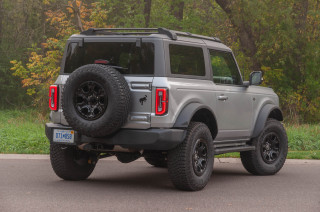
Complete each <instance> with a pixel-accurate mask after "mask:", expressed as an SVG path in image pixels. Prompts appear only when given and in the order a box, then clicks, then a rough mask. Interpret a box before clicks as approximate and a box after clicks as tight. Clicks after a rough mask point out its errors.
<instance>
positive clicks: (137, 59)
mask: <svg viewBox="0 0 320 212" xmlns="http://www.w3.org/2000/svg"><path fill="white" fill-rule="evenodd" d="M96 60H104V61H107V62H108V65H112V66H118V67H119V68H118V70H119V71H120V72H121V73H122V74H144V75H152V74H153V73H154V45H153V43H142V44H141V47H137V46H136V43H114V42H112V43H111V42H110V43H106V42H104V43H102V42H96V43H91V42H88V43H84V44H83V47H79V44H78V43H70V44H69V46H68V49H67V55H66V62H65V67H64V72H65V73H71V72H73V71H74V70H76V69H77V68H79V67H80V66H83V65H86V64H93V63H95V61H96Z"/></svg>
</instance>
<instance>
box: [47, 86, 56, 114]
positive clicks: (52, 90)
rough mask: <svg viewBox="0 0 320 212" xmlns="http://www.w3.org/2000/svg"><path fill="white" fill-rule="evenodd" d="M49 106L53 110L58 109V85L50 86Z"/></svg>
mask: <svg viewBox="0 0 320 212" xmlns="http://www.w3.org/2000/svg"><path fill="white" fill-rule="evenodd" d="M49 108H50V109H51V110H54V111H56V110H58V86H57V85H51V86H50V88H49Z"/></svg>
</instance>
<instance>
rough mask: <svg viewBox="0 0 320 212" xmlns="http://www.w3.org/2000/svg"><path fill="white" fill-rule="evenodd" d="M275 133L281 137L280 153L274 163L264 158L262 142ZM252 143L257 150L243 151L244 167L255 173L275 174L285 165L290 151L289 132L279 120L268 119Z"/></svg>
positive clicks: (241, 154)
mask: <svg viewBox="0 0 320 212" xmlns="http://www.w3.org/2000/svg"><path fill="white" fill-rule="evenodd" d="M270 133H274V134H275V135H276V136H277V137H278V138H279V149H280V150H279V154H278V157H277V158H275V160H274V161H273V162H272V163H267V162H265V161H264V159H263V156H262V155H263V154H262V150H261V148H262V144H263V142H264V139H265V138H266V136H267V135H268V134H270ZM252 145H254V146H255V147H256V149H255V150H252V151H246V152H241V153H240V156H241V162H242V164H243V166H244V168H245V169H246V170H247V171H248V172H250V173H251V174H254V175H274V174H276V173H277V172H278V171H279V170H280V169H281V168H282V166H283V165H284V163H285V160H286V157H287V153H288V138H287V133H286V131H285V129H284V127H283V125H282V124H281V122H279V121H278V120H275V119H268V120H267V122H266V124H265V126H264V128H263V130H262V132H261V133H260V135H259V136H258V137H256V138H253V139H252Z"/></svg>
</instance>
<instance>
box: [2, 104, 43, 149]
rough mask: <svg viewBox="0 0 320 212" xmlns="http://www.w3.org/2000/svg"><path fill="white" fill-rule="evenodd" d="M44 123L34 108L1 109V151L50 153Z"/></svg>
mask: <svg viewBox="0 0 320 212" xmlns="http://www.w3.org/2000/svg"><path fill="white" fill-rule="evenodd" d="M44 123H45V121H44V120H42V119H41V118H40V115H39V114H38V113H37V112H36V111H34V110H28V111H19V110H1V111H0V153H21V154H23V153H24V154H47V153H49V142H48V140H47V138H46V136H45V132H44V129H45V128H44Z"/></svg>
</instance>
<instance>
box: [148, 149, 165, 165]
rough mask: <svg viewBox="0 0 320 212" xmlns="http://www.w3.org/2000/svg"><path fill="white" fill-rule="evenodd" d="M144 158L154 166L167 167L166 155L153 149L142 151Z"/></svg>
mask: <svg viewBox="0 0 320 212" xmlns="http://www.w3.org/2000/svg"><path fill="white" fill-rule="evenodd" d="M143 154H144V159H145V160H146V161H147V163H149V164H150V165H152V166H154V167H159V168H167V167H168V163H167V155H166V154H163V153H162V152H158V151H153V152H148V151H146V152H144V153H143Z"/></svg>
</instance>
